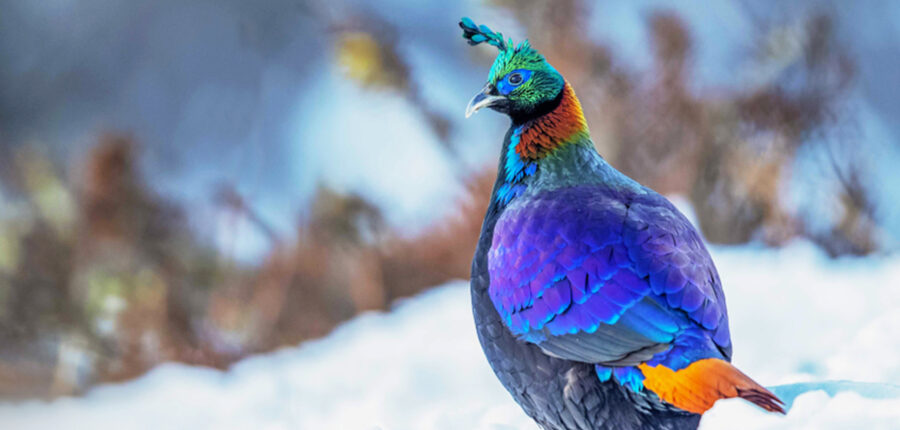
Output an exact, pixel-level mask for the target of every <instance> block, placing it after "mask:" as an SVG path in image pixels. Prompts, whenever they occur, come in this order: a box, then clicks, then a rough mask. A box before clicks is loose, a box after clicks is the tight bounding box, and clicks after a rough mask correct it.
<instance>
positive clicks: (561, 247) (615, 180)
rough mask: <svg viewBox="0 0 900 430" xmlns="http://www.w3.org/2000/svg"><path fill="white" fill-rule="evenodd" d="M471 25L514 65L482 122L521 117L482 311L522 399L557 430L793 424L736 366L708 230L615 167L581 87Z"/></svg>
mask: <svg viewBox="0 0 900 430" xmlns="http://www.w3.org/2000/svg"><path fill="white" fill-rule="evenodd" d="M460 26H461V27H462V28H463V32H464V37H466V38H467V40H469V42H470V44H478V43H489V44H491V45H493V46H495V47H497V48H498V49H500V51H501V52H500V55H498V57H497V60H496V61H495V62H494V65H493V67H492V68H491V72H490V74H489V77H488V84H487V85H486V86H485V89H484V90H483V91H482V93H481V94H478V95H477V96H476V97H475V98H474V99H473V101H472V103H470V107H469V113H472V112H474V111H477V110H478V109H481V108H483V107H490V108H492V109H495V110H498V111H500V112H504V113H506V114H508V115H509V116H510V118H511V119H512V125H511V127H510V130H509V132H508V133H507V137H506V138H505V139H504V143H503V148H502V150H501V156H500V164H499V172H498V176H497V182H496V184H495V187H494V193H493V196H492V202H491V206H490V208H489V209H488V213H487V215H486V217H485V222H484V227H483V230H482V236H481V239H480V242H479V247H478V250H477V252H476V255H475V260H474V262H473V265H472V300H473V308H474V313H475V319H476V327H477V328H478V334H479V339H480V340H481V343H482V347H483V348H484V350H485V353H486V355H487V357H488V360H489V361H490V363H491V365H492V367H493V369H494V371H495V373H496V374H497V376H498V377H499V378H500V380H501V382H503V384H504V386H505V387H506V388H507V389H508V390H509V391H510V393H511V394H512V395H513V397H514V398H515V399H516V400H517V401H518V402H519V404H520V405H522V407H523V408H524V409H525V411H526V412H527V413H528V414H529V415H530V416H532V418H534V419H535V420H536V421H537V422H538V423H539V424H541V425H542V426H543V427H544V428H547V429H570V428H573V429H574V428H584V429H595V428H695V427H696V425H697V423H698V419H699V417H698V416H697V415H695V414H697V413H702V412H704V411H705V410H707V409H708V408H709V407H710V406H711V405H712V403H713V402H715V400H717V399H719V398H727V397H744V398H746V399H748V400H750V401H753V402H754V403H756V404H758V405H760V406H762V407H764V408H766V409H768V410H773V411H780V410H781V407H780V405H779V404H778V399H777V398H775V397H774V395H772V394H771V393H769V392H768V391H767V390H765V389H764V388H762V387H761V386H759V385H758V384H756V383H755V382H753V381H752V380H751V379H750V378H748V377H746V376H745V375H744V374H743V373H741V372H740V371H738V370H737V369H735V368H734V367H733V366H731V365H730V364H729V363H728V362H729V361H730V359H731V339H730V335H729V331H728V317H727V311H726V308H725V299H724V295H723V294H722V288H721V283H720V281H719V276H718V274H717V272H716V269H715V266H714V265H713V262H712V260H711V258H710V256H709V254H708V252H707V251H706V248H705V246H704V245H703V242H702V240H701V238H700V236H699V234H698V233H697V232H696V230H695V229H694V228H693V227H692V226H691V225H690V223H689V222H688V221H687V220H686V219H685V217H684V216H683V215H682V214H681V213H680V212H679V211H678V210H677V209H676V208H675V207H674V206H672V204H671V203H670V202H669V201H668V200H666V199H665V198H664V197H662V196H661V195H659V194H658V193H656V192H654V191H653V190H650V189H648V188H646V187H643V186H641V185H640V184H638V183H637V182H635V181H633V180H632V179H630V178H628V177H627V176H625V175H623V174H622V173H620V172H619V171H617V170H616V169H614V168H613V167H612V166H610V165H609V164H608V163H607V162H606V161H605V160H603V158H602V157H600V155H599V154H598V153H597V152H596V150H595V149H594V146H593V143H592V142H591V140H590V134H589V131H588V128H587V124H586V122H585V120H584V116H583V113H582V110H581V105H580V103H579V101H578V99H577V97H576V96H575V92H574V90H573V89H572V87H571V85H569V84H568V83H567V82H566V81H565V80H564V79H563V78H562V76H561V75H560V74H559V73H558V72H557V71H556V70H555V69H554V68H553V67H552V66H550V65H549V64H548V63H547V62H546V60H545V59H544V58H543V56H541V55H540V54H539V53H538V52H537V51H536V50H534V49H533V48H531V46H530V45H529V44H528V43H527V42H523V43H520V44H519V45H517V46H516V47H515V48H513V43H512V41H511V40H506V41H504V39H503V37H502V35H499V34H498V33H493V32H492V31H491V30H490V29H489V28H487V27H486V26H475V24H474V23H472V22H471V20H468V19H463V21H462V22H461V23H460ZM524 71H527V72H528V73H524Z"/></svg>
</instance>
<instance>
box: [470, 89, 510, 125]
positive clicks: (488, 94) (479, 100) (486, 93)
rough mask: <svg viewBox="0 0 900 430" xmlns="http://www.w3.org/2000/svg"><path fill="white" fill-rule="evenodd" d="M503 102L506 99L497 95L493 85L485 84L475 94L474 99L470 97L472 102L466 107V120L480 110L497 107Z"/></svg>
mask: <svg viewBox="0 0 900 430" xmlns="http://www.w3.org/2000/svg"><path fill="white" fill-rule="evenodd" d="M505 100H506V97H503V96H501V95H499V94H497V89H496V88H494V86H493V85H491V84H490V83H488V84H485V85H484V88H482V89H481V92H479V93H478V94H475V97H472V100H470V101H469V105H468V106H466V118H468V117H470V116H472V115H473V114H475V112H478V111H479V110H481V109H482V108H486V107H492V106H498V105H500V104H502V103H503V102H504V101H505Z"/></svg>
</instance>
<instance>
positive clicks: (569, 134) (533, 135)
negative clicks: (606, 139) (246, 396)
mask: <svg viewBox="0 0 900 430" xmlns="http://www.w3.org/2000/svg"><path fill="white" fill-rule="evenodd" d="M553 103H555V104H556V106H555V107H552V108H551V109H549V110H548V111H547V112H546V113H544V114H542V115H540V116H537V117H533V118H531V119H528V120H525V121H523V122H521V123H519V122H517V121H514V122H513V125H512V127H511V128H510V131H509V133H508V134H507V136H508V137H507V139H505V148H504V150H503V152H502V154H501V160H500V169H499V171H498V178H497V186H496V187H495V190H494V194H495V197H494V198H495V200H496V201H497V202H498V203H500V204H504V205H505V204H507V203H509V202H510V201H511V200H512V199H513V198H515V197H516V196H518V195H520V194H522V193H523V192H524V191H525V190H526V189H527V188H528V182H529V179H530V178H532V177H534V175H535V173H537V171H538V169H540V168H541V167H540V166H541V164H542V161H543V160H544V159H548V158H553V156H554V155H558V154H559V153H560V152H565V151H568V150H571V149H572V147H574V146H577V145H590V134H589V132H588V127H587V121H585V119H584V113H583V111H582V109H581V103H580V102H579V101H578V97H576V96H575V91H574V90H573V89H572V86H571V85H569V83H568V82H566V83H565V84H564V85H563V89H562V91H561V92H560V95H559V96H558V97H557V98H556V99H555V100H554V101H553Z"/></svg>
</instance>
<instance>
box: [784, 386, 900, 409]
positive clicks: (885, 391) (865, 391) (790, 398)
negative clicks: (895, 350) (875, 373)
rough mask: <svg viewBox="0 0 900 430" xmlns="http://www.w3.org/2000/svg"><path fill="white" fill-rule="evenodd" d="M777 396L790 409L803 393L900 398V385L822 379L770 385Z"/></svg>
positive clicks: (869, 397)
mask: <svg viewBox="0 0 900 430" xmlns="http://www.w3.org/2000/svg"><path fill="white" fill-rule="evenodd" d="M768 388H769V390H771V391H772V392H773V393H775V395H776V396H778V397H779V398H781V400H783V401H784V406H785V408H784V409H785V410H786V411H790V409H791V407H792V406H793V405H794V400H796V399H797V397H799V396H800V395H801V394H806V393H809V392H813V391H824V392H825V393H826V394H828V396H830V397H834V396H835V395H836V394H837V393H842V392H853V393H856V394H859V395H860V396H862V397H865V398H868V399H895V398H900V385H893V384H885V383H877V382H854V381H821V382H800V383H796V384H784V385H776V386H774V387H768Z"/></svg>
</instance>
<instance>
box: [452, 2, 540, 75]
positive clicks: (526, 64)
mask: <svg viewBox="0 0 900 430" xmlns="http://www.w3.org/2000/svg"><path fill="white" fill-rule="evenodd" d="M459 27H460V28H462V30H463V38H464V39H466V42H468V43H469V45H471V46H475V45H480V44H482V43H487V44H488V45H491V46H494V47H496V48H497V49H498V50H499V51H500V53H499V55H497V59H496V60H494V65H493V67H491V72H490V77H489V79H490V80H491V81H492V82H496V81H497V80H498V79H499V78H501V77H503V76H504V75H506V74H507V73H509V72H510V71H512V70H515V69H519V68H530V67H534V66H535V65H542V66H544V67H547V68H551V69H552V67H551V66H550V65H549V64H546V60H545V59H544V56H543V55H541V54H540V53H539V52H538V51H537V50H535V49H534V48H532V47H531V44H530V43H529V42H528V40H523V41H522V42H519V44H518V45H516V44H514V43H513V40H512V38H506V39H504V38H503V34H502V33H499V32H494V31H493V30H491V29H490V27H488V26H486V25H484V24H481V25H475V23H474V22H473V21H472V20H471V19H470V18H468V17H464V18H462V19H461V20H460V21H459Z"/></svg>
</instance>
